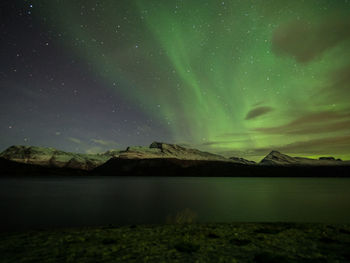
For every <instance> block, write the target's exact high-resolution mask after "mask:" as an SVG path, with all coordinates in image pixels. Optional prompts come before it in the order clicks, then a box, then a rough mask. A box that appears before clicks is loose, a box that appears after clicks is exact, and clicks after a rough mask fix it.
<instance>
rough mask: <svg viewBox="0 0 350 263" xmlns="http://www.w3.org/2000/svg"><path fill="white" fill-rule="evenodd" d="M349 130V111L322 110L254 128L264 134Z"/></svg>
mask: <svg viewBox="0 0 350 263" xmlns="http://www.w3.org/2000/svg"><path fill="white" fill-rule="evenodd" d="M346 130H350V111H349V110H348V111H323V112H318V113H310V114H307V115H304V116H302V117H300V118H298V119H295V120H294V121H291V122H289V123H287V124H285V125H280V126H273V127H265V128H256V129H254V131H256V132H261V133H264V134H299V135H301V134H319V133H328V132H337V131H346Z"/></svg>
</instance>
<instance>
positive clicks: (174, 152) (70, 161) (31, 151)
mask: <svg viewBox="0 0 350 263" xmlns="http://www.w3.org/2000/svg"><path fill="white" fill-rule="evenodd" d="M0 157H1V158H4V159H7V160H11V161H15V162H19V163H26V164H33V165H41V166H47V167H55V168H72V169H80V170H86V171H89V170H93V169H95V168H97V167H99V166H102V165H104V164H106V163H107V162H108V161H109V160H111V159H112V158H113V159H141V160H149V161H148V162H151V161H150V160H151V159H168V160H171V159H178V160H183V161H185V160H186V161H216V162H219V163H232V164H239V165H245V166H255V165H258V166H296V165H297V166H326V165H328V166H339V165H350V161H342V160H340V159H335V158H334V157H320V158H319V159H311V158H305V157H292V156H289V155H286V154H282V153H280V152H278V151H274V150H273V151H271V152H270V153H269V154H267V155H266V156H265V157H264V158H263V159H262V160H261V161H260V162H259V163H255V162H254V161H250V160H246V159H244V158H241V157H229V158H226V157H224V156H221V155H218V154H214V153H210V152H205V151H201V150H198V149H193V148H187V147H184V146H180V145H177V144H169V143H163V142H156V141H155V142H153V143H151V144H150V145H149V146H148V147H147V146H129V147H127V148H126V149H125V150H108V151H106V152H104V153H98V154H83V153H71V152H65V151H61V150H57V149H55V148H46V147H38V146H23V145H17V146H16V145H15V146H10V147H9V148H7V149H6V150H4V151H3V152H2V153H0ZM124 163H127V162H124ZM134 163H137V162H134ZM139 163H144V162H139ZM152 163H156V161H152ZM158 163H160V162H158ZM168 163H169V162H168ZM185 163H186V165H187V164H191V162H183V164H185ZM169 164H170V165H172V163H171V162H170V163H169ZM177 164H179V162H177ZM157 165H158V164H157Z"/></svg>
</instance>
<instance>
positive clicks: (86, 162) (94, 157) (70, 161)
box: [0, 145, 119, 170]
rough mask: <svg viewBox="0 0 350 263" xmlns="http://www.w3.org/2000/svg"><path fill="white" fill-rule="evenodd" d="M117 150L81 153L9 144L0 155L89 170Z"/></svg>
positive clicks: (13, 159)
mask: <svg viewBox="0 0 350 263" xmlns="http://www.w3.org/2000/svg"><path fill="white" fill-rule="evenodd" d="M118 154H119V151H108V152H106V153H102V154H81V153H70V152H64V151H60V150H57V149H54V148H44V147H37V146H22V145H17V146H11V147H9V148H7V149H6V150H5V151H3V152H2V153H1V154H0V157H2V158H4V159H7V160H11V161H15V162H20V163H26V164H35V165H41V166H48V167H60V168H62V167H64V168H73V169H81V170H91V169H93V168H95V167H97V166H99V165H101V164H103V163H105V162H106V161H108V160H109V159H110V158H112V157H114V156H118Z"/></svg>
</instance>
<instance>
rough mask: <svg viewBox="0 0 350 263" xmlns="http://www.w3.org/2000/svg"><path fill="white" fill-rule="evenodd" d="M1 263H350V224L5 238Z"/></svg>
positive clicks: (107, 230)
mask: <svg viewBox="0 0 350 263" xmlns="http://www.w3.org/2000/svg"><path fill="white" fill-rule="evenodd" d="M0 262H1V263H6V262H94V263H95V262H271V263H273V262H285V263H288V262H310V263H311V262H350V224H346V225H344V224H343V225H330V224H304V223H303V224H294V223H233V224H226V223H225V224H219V223H217V224H216V223H212V224H168V225H138V226H135V225H132V226H121V227H118V226H108V227H89V228H75V229H59V230H40V231H28V232H21V233H1V234H0Z"/></svg>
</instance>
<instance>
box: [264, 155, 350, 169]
mask: <svg viewBox="0 0 350 263" xmlns="http://www.w3.org/2000/svg"><path fill="white" fill-rule="evenodd" d="M260 165H275V166H276V165H314V166H319V165H350V161H342V160H341V159H335V158H334V157H320V158H319V159H311V158H304V157H291V156H289V155H286V154H282V153H280V152H278V151H272V152H270V153H269V154H268V155H266V157H265V158H264V159H262V160H261V162H260Z"/></svg>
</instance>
